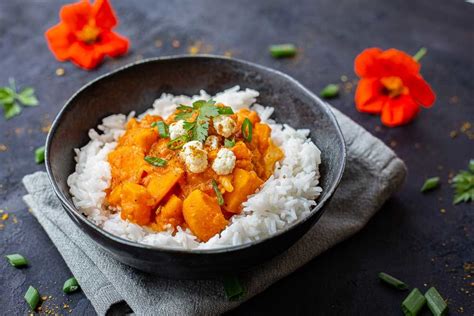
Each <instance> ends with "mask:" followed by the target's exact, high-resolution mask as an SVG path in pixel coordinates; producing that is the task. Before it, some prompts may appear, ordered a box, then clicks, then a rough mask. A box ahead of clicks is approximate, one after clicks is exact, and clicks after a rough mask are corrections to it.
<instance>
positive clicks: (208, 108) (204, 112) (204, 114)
mask: <svg viewBox="0 0 474 316" xmlns="http://www.w3.org/2000/svg"><path fill="white" fill-rule="evenodd" d="M218 115H219V109H218V108H217V107H216V106H214V105H211V104H209V103H207V104H205V105H203V106H201V108H200V109H199V116H198V120H199V119H205V118H207V119H208V118H211V117H216V116H218Z"/></svg>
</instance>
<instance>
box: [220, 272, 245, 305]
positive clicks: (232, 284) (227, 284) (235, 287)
mask: <svg viewBox="0 0 474 316" xmlns="http://www.w3.org/2000/svg"><path fill="white" fill-rule="evenodd" d="M224 290H225V294H226V296H227V298H228V299H229V300H231V301H233V300H237V299H239V298H241V297H242V296H243V295H244V288H243V287H242V285H241V284H240V281H239V279H238V278H237V277H226V278H224Z"/></svg>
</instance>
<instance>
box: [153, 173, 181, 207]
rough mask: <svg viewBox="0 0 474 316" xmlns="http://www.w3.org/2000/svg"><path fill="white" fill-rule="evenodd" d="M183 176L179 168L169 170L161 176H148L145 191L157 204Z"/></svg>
mask: <svg viewBox="0 0 474 316" xmlns="http://www.w3.org/2000/svg"><path fill="white" fill-rule="evenodd" d="M183 174H184V172H183V170H182V169H180V168H170V169H168V170H167V171H165V173H163V174H152V175H150V181H149V182H148V185H147V190H148V192H150V194H151V195H152V196H153V198H154V199H155V202H156V203H157V204H158V203H160V202H161V200H162V199H163V198H164V197H165V196H166V194H168V192H170V191H171V189H173V187H174V186H175V184H176V183H177V182H178V181H179V180H180V179H181V177H182V176H183Z"/></svg>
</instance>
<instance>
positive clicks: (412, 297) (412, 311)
mask: <svg viewBox="0 0 474 316" xmlns="http://www.w3.org/2000/svg"><path fill="white" fill-rule="evenodd" d="M425 303H426V298H425V297H424V296H423V294H421V292H420V290H418V289H417V288H414V289H413V290H412V291H411V292H410V294H408V296H407V297H406V298H405V300H404V301H403V302H402V311H403V313H404V314H405V315H406V316H416V315H418V313H419V312H420V310H421V309H422V308H423V306H424V305H425Z"/></svg>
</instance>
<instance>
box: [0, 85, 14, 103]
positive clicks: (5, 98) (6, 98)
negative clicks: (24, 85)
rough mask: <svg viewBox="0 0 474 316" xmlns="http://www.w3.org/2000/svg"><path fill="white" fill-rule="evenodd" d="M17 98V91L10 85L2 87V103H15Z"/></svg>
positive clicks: (0, 92)
mask: <svg viewBox="0 0 474 316" xmlns="http://www.w3.org/2000/svg"><path fill="white" fill-rule="evenodd" d="M14 100H15V91H13V90H12V89H11V88H9V87H1V88H0V103H3V104H7V103H13V101H14Z"/></svg>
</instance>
